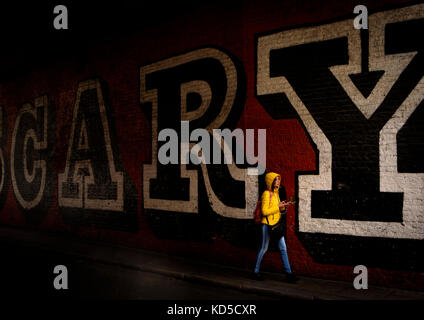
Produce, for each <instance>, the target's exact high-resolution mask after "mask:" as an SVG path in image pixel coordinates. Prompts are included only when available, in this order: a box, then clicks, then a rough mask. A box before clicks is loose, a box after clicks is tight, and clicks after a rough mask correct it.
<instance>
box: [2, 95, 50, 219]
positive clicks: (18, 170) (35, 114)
mask: <svg viewBox="0 0 424 320" xmlns="http://www.w3.org/2000/svg"><path fill="white" fill-rule="evenodd" d="M49 106H50V104H49V101H48V98H47V96H42V97H39V98H36V99H35V102H34V105H32V104H31V103H25V104H24V105H23V106H22V108H21V110H20V111H19V113H18V115H17V118H16V121H15V127H14V129H13V135H12V146H11V161H10V162H11V164H10V171H11V177H12V185H13V190H14V194H15V197H16V200H17V201H18V204H19V205H20V207H21V208H22V209H23V210H24V212H31V213H29V214H28V215H27V217H28V218H29V219H30V220H33V221H40V220H41V219H42V218H43V217H44V216H45V214H46V211H47V210H46V208H45V206H46V205H48V201H43V200H45V197H46V196H48V195H49V194H50V189H51V183H50V181H51V178H52V163H51V157H49V153H50V151H54V149H52V148H53V146H54V144H53V141H52V140H53V138H54V135H53V134H52V133H51V132H52V129H53V130H54V125H53V124H52V123H50V122H51V121H49V119H51V116H52V115H53V113H52V111H51V109H52V108H50V107H49ZM48 129H49V130H48ZM53 132H54V131H53Z"/></svg>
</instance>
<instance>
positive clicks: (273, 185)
mask: <svg viewBox="0 0 424 320" xmlns="http://www.w3.org/2000/svg"><path fill="white" fill-rule="evenodd" d="M277 178H279V177H278V176H277V177H275V179H274V181H272V184H271V190H274V188H275V180H277ZM280 185H281V178H280Z"/></svg>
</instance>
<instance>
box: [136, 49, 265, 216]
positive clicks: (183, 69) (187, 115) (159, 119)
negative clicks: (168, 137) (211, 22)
mask: <svg viewBox="0 0 424 320" xmlns="http://www.w3.org/2000/svg"><path fill="white" fill-rule="evenodd" d="M240 72H241V71H240V70H239V69H237V68H236V66H235V63H234V61H233V60H232V59H231V58H230V57H229V56H228V55H227V54H225V53H224V52H222V51H221V50H218V49H214V48H205V49H199V50H195V51H192V52H190V53H187V54H183V55H180V56H176V57H173V58H170V59H166V60H163V61H160V62H157V63H154V64H150V65H147V66H144V67H142V68H141V70H140V78H141V79H140V80H141V103H142V104H143V105H149V106H150V108H151V118H152V142H153V145H152V164H149V165H144V166H143V168H144V181H143V182H144V183H143V185H144V207H145V208H146V209H155V210H162V211H171V212H172V211H173V212H185V213H198V212H199V206H198V203H199V199H198V198H197V194H198V173H197V170H187V168H186V163H187V162H188V159H187V156H186V155H187V152H188V151H189V136H188V131H187V133H186V134H184V133H182V137H181V143H182V145H181V155H182V161H181V162H182V163H181V164H179V165H172V164H167V165H162V164H161V163H160V162H159V163H158V161H157V159H158V149H160V148H161V145H160V143H161V142H163V141H161V140H163V139H158V133H159V132H160V131H161V130H163V129H165V128H171V129H173V130H174V131H176V130H177V128H178V127H179V126H180V124H181V121H190V125H191V126H192V127H194V128H195V129H198V128H205V130H207V132H208V133H209V135H211V134H212V133H213V132H212V130H213V129H215V128H216V129H217V128H221V127H223V126H224V125H225V124H226V123H227V122H228V120H229V119H230V118H231V116H230V114H231V113H232V112H234V110H236V109H240V107H242V105H241V104H240V99H241V97H242V92H241V90H239V88H241V85H242V83H240V81H241V78H240ZM199 100H200V103H199ZM183 124H184V122H183ZM182 131H183V130H182ZM193 132H194V131H193ZM211 140H212V141H213V143H215V144H216V143H217V142H216V141H214V140H215V139H211ZM224 146H225V143H224ZM213 148H214V149H215V150H216V148H220V146H219V145H218V146H215V145H214V146H213ZM231 151H232V150H231ZM231 151H230V152H231ZM200 167H201V168H200V169H201V173H202V174H203V179H204V183H205V187H206V190H207V195H208V198H209V203H210V204H211V205H212V208H213V210H214V212H216V213H218V214H219V215H222V216H225V217H232V218H239V219H240V218H241V219H245V218H250V217H251V212H252V210H253V207H254V205H255V202H256V199H257V177H256V176H249V175H247V172H246V171H247V170H246V169H241V168H238V167H236V166H235V165H234V164H231V165H228V169H229V174H230V177H228V175H225V174H224V172H222V173H221V175H220V176H221V177H222V178H223V179H225V181H227V182H226V183H228V186H231V185H232V184H234V181H236V182H241V185H240V184H235V185H234V186H235V187H233V188H232V189H233V192H232V194H233V196H232V197H231V198H232V200H233V201H234V202H236V205H226V204H224V202H223V201H222V200H220V198H219V197H218V196H217V195H216V193H215V191H214V190H215V188H214V187H213V186H212V182H211V180H210V175H209V172H208V170H209V169H208V168H207V166H206V165H205V164H204V163H200ZM221 170H222V169H221ZM229 178H230V179H229ZM215 183H216V182H215ZM220 185H221V186H222V180H221V184H220ZM239 186H241V188H240V187H239ZM218 189H222V188H218ZM237 189H238V190H237ZM235 190H237V191H235ZM226 197H228V194H227V195H226ZM240 200H242V203H240V202H237V201H240Z"/></svg>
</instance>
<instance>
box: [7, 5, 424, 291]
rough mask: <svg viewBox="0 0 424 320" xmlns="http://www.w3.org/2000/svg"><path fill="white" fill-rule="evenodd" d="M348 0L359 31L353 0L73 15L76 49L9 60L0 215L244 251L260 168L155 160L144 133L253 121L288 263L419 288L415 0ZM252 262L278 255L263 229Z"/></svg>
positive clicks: (199, 251) (423, 227) (233, 257)
mask: <svg viewBox="0 0 424 320" xmlns="http://www.w3.org/2000/svg"><path fill="white" fill-rule="evenodd" d="M361 4H365V5H367V7H368V9H369V14H370V17H369V24H368V26H369V29H368V31H365V30H362V31H361V30H356V29H355V28H354V27H353V18H354V15H353V14H352V12H353V8H354V7H355V5H356V3H353V2H351V3H346V2H344V3H343V4H342V3H340V2H337V1H328V2H325V3H324V4H322V3H318V2H314V1H305V2H304V3H302V5H299V2H296V3H295V4H288V3H282V2H279V1H275V2H272V1H266V2H263V1H261V2H259V1H253V2H249V3H244V4H242V3H237V2H236V3H234V4H232V5H231V6H225V5H224V4H216V5H206V4H205V5H199V6H198V7H196V8H195V9H193V8H186V7H184V8H182V9H181V8H180V9H179V10H178V11H176V12H177V13H178V14H176V15H175V16H173V15H171V14H168V15H164V17H162V19H159V18H157V17H158V13H157V9H158V8H156V7H154V9H155V10H156V11H155V15H154V17H155V19H156V18H157V19H158V20H157V21H155V20H154V19H152V21H149V22H148V23H147V22H146V23H145V24H143V26H142V27H140V28H134V29H131V28H129V29H130V31H128V30H126V29H125V30H124V29H122V30H121V29H120V30H118V31H116V32H111V33H110V30H109V29H108V30H107V31H108V33H107V34H108V36H104V37H103V38H102V39H100V38H101V36H99V34H102V33H101V30H99V29H96V32H95V33H93V37H97V41H96V38H94V41H93V42H90V41H88V40H89V39H90V35H89V30H85V31H84V32H81V33H78V34H77V35H81V36H82V37H83V39H84V41H82V42H81V43H82V44H83V46H79V47H78V49H74V50H75V51H72V52H71V53H69V52H68V53H67V54H66V53H65V54H64V55H63V56H60V55H55V57H54V58H53V56H52V55H51V56H49V57H51V59H48V60H47V61H44V62H43V63H40V64H38V65H37V67H34V68H30V67H29V66H28V68H27V69H25V70H21V71H20V72H19V73H18V72H15V73H14V72H13V70H11V71H10V72H9V74H8V76H5V77H3V78H4V79H3V80H2V82H1V83H0V111H1V113H0V115H1V118H0V120H1V121H0V128H1V130H0V133H1V135H0V160H1V161H0V165H1V179H0V209H1V212H0V222H1V223H2V224H5V225H13V226H19V227H22V228H31V229H39V230H46V231H55V232H61V233H68V234H71V235H72V236H75V237H82V238H92V239H99V240H103V241H107V242H112V243H119V244H124V245H129V246H133V247H140V248H148V249H153V250H157V251H161V252H166V253H169V254H178V255H184V256H189V257H199V258H201V259H204V260H207V261H213V262H217V263H222V264H230V265H236V266H240V267H243V268H247V269H251V268H252V267H253V264H254V259H255V255H256V246H257V239H256V238H255V237H256V235H257V230H256V226H255V224H254V223H253V221H252V219H251V217H252V212H253V209H254V206H255V204H256V200H257V199H258V197H259V196H260V194H261V192H262V191H263V189H264V176H263V175H260V176H252V175H248V174H247V169H248V167H249V166H248V165H235V164H232V165H227V164H216V165H205V164H200V165H196V164H192V163H190V164H188V165H181V164H169V165H162V164H161V163H160V162H159V161H158V152H159V150H160V148H161V147H163V146H164V144H165V143H164V142H163V141H158V135H159V133H160V131H161V130H163V129H166V128H170V129H174V130H176V132H178V133H180V128H181V121H189V123H190V131H193V130H195V129H200V128H202V129H206V130H209V131H210V132H212V130H213V129H215V128H216V129H217V128H229V129H231V130H234V129H236V128H240V129H242V130H243V132H246V129H255V137H256V134H257V132H258V129H266V130H267V135H266V169H267V171H274V172H278V173H280V174H281V176H282V182H283V185H284V189H283V192H282V194H281V196H282V197H283V196H284V195H285V196H287V197H289V196H294V197H295V198H296V200H297V201H296V206H294V207H290V208H289V209H288V211H287V215H286V241H287V246H288V252H289V257H290V262H291V264H292V269H293V270H294V271H295V272H296V273H298V274H302V275H308V276H316V277H322V278H328V279H339V280H346V281H352V280H353V278H354V274H353V268H354V266H355V265H359V264H362V265H366V266H367V267H368V270H369V282H370V284H379V285H385V286H392V287H400V288H409V289H422V288H423V284H424V279H423V277H422V271H423V264H422V262H421V260H422V259H419V253H421V252H422V248H423V240H422V239H423V235H424V210H423V205H422V204H423V199H424V193H423V186H424V178H423V177H424V176H423V169H424V168H423V167H422V164H423V163H424V162H423V152H422V150H423V142H422V141H423V129H422V128H423V126H422V124H423V112H422V110H423V94H424V91H423V89H424V86H423V81H424V80H423V70H424V68H423V59H424V58H423V56H422V55H423V47H422V41H421V40H420V38H419V37H417V34H418V33H417V30H422V26H423V23H424V6H423V5H422V4H402V2H401V1H388V2H386V3H381V2H378V1H369V2H366V3H361ZM127 9H128V8H127ZM129 9H131V8H129ZM138 9H143V7H140V8H138ZM145 9H146V10H145V11H147V12H148V11H149V10H153V8H151V7H146V8H145ZM70 12H72V11H70ZM168 13H169V12H168ZM112 16H113V15H112ZM132 16H136V14H133V15H132ZM144 16H146V13H145V15H144ZM70 21H72V20H70ZM120 21H121V22H123V21H124V19H122V20H120ZM127 23H128V25H129V26H133V25H136V21H133V22H132V23H133V24H131V23H129V22H127ZM70 26H71V27H72V24H71V23H70ZM121 31H122V32H121ZM124 31H125V32H124ZM85 32H86V33H88V34H86V33H85ZM109 35H110V36H109ZM56 36H57V35H55V37H56ZM54 39H56V38H54ZM77 39H78V37H76V38H74V40H72V41H74V42H72V43H71V44H72V45H75V46H78V41H77ZM81 43H80V44H81ZM51 46H52V47H51V48H54V44H51ZM45 53H46V54H48V52H47V51H45ZM16 70H17V69H16ZM181 138H182V137H181V135H180V134H179V139H181ZM257 143H258V141H257V139H256V140H255V145H257ZM238 147H241V145H239V146H238ZM218 150H219V149H218ZM235 150H236V149H235V148H234V150H233V151H234V152H235ZM222 153H223V151H219V155H220V156H222ZM262 265H263V267H262V268H263V269H264V270H269V271H279V270H282V263H281V261H280V256H279V253H278V252H277V250H276V248H275V244H274V245H273V246H272V247H271V248H270V252H269V253H268V254H267V255H266V256H265V258H264V260H263V263H262Z"/></svg>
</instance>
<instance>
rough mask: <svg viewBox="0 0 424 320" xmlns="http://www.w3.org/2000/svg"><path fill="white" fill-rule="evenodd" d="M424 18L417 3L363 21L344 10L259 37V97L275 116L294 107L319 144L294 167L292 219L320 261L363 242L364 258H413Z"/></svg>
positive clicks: (418, 228)
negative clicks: (305, 165)
mask: <svg viewBox="0 0 424 320" xmlns="http://www.w3.org/2000/svg"><path fill="white" fill-rule="evenodd" d="M423 18H424V7H423V6H422V5H419V6H414V7H409V8H403V9H398V10H393V11H386V12H380V13H375V14H372V15H370V16H369V22H368V24H369V29H368V30H356V29H354V28H352V25H351V21H350V20H344V21H339V22H334V23H331V24H326V25H321V26H313V27H307V28H300V29H294V30H286V31H276V32H271V33H268V34H266V35H259V36H258V37H257V63H258V65H257V70H258V73H257V83H256V89H257V96H258V98H259V99H261V100H262V104H263V106H264V107H265V108H266V109H268V110H272V112H271V113H272V116H273V117H274V118H284V117H285V115H286V113H293V112H295V113H296V114H297V116H298V118H299V120H300V121H301V123H302V124H303V126H304V128H305V130H306V131H307V132H308V135H309V138H310V140H311V143H312V144H313V145H314V147H315V150H316V153H317V170H316V172H297V173H296V176H297V181H296V190H297V197H298V200H299V202H298V207H297V219H296V225H297V230H298V235H299V237H301V238H302V242H303V243H304V245H305V246H313V247H314V248H315V250H313V251H312V254H313V255H314V256H315V258H316V259H318V260H319V261H322V262H330V261H332V262H336V261H335V260H338V261H337V262H338V263H352V262H353V261H354V260H355V259H358V257H361V259H362V261H363V259H364V258H363V257H364V254H366V253H365V252H368V254H369V256H368V257H367V259H366V260H367V263H368V265H374V264H382V263H384V262H383V261H386V262H390V263H388V264H390V265H393V264H394V263H395V262H394V261H393V258H392V257H393V256H392V254H390V252H391V250H393V248H396V249H397V250H400V251H402V252H404V254H403V258H404V261H403V262H400V261H399V262H398V263H399V264H404V267H407V266H408V265H410V264H411V261H418V260H419V259H418V257H419V252H420V250H422V241H418V240H422V239H423V237H424V228H423V222H424V206H423V200H424V192H423V190H424V188H423V187H424V175H423V170H422V169H423V168H422V163H423V160H424V159H423V152H422V141H423V140H422V138H423V133H422V129H420V128H422V125H423V116H422V115H423V113H422V109H423V93H424V91H423V88H424V87H423V84H424V78H423V72H424V64H423V45H422V42H421V41H420V40H419V39H417V38H416V37H415V36H414V34H415V32H416V30H423V27H424V19H423ZM276 95H278V96H279V98H280V99H273V100H270V99H269V97H270V96H271V97H272V96H276ZM322 97H325V100H324V101H322V100H321V98H322ZM267 98H268V99H267ZM268 101H273V102H272V103H268ZM275 101H278V102H277V104H278V105H275ZM318 155H319V156H318ZM317 241H319V242H321V243H322V245H321V246H319V248H317V247H316V243H317ZM336 243H337V245H336ZM347 248H348V249H349V250H348V251H350V252H349V253H348V254H343V251H345V250H346V249H347ZM314 251H316V252H314ZM376 252H379V254H378V255H376V254H375V253H376ZM421 268H422V266H421Z"/></svg>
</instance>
